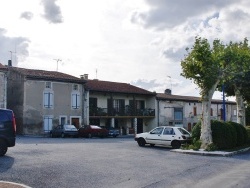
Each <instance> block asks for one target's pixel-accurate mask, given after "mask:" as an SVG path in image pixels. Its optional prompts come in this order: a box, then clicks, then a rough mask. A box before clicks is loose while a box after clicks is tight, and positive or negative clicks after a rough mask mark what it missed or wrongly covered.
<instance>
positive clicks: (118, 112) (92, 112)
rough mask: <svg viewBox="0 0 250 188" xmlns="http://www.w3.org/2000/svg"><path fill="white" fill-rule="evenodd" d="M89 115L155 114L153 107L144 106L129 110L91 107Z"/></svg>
mask: <svg viewBox="0 0 250 188" xmlns="http://www.w3.org/2000/svg"><path fill="white" fill-rule="evenodd" d="M89 116H146V117H147V116H155V109H152V108H145V109H136V110H131V109H128V108H124V109H118V110H117V109H108V108H91V109H89Z"/></svg>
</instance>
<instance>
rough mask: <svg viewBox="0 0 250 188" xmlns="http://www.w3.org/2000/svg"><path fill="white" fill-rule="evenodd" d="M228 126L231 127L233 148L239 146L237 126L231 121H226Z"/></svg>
mask: <svg viewBox="0 0 250 188" xmlns="http://www.w3.org/2000/svg"><path fill="white" fill-rule="evenodd" d="M226 124H227V126H228V127H229V130H230V132H231V136H232V139H231V148H234V147H236V146H237V130H236V128H235V126H233V125H232V124H231V123H230V122H226Z"/></svg>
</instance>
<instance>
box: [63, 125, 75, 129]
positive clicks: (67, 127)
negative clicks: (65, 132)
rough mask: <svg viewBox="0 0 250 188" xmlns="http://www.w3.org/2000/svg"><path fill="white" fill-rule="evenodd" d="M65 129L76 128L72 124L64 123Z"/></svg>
mask: <svg viewBox="0 0 250 188" xmlns="http://www.w3.org/2000/svg"><path fill="white" fill-rule="evenodd" d="M64 127H65V129H76V127H75V126H74V125H64Z"/></svg>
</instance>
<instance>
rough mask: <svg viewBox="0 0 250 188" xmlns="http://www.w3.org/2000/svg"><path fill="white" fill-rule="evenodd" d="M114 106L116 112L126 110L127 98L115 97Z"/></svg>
mask: <svg viewBox="0 0 250 188" xmlns="http://www.w3.org/2000/svg"><path fill="white" fill-rule="evenodd" d="M113 107H114V109H115V111H116V112H123V111H124V110H125V100H124V99H115V100H114V102H113Z"/></svg>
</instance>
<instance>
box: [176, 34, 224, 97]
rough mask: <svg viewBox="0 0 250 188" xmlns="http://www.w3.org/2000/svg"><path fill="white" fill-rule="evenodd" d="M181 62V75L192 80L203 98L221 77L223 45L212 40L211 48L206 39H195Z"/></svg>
mask: <svg viewBox="0 0 250 188" xmlns="http://www.w3.org/2000/svg"><path fill="white" fill-rule="evenodd" d="M187 53H188V55H186V56H185V59H184V60H182V61H181V66H182V71H183V72H182V73H181V75H182V76H184V77H185V78H187V79H190V80H193V81H194V83H195V84H197V85H198V87H199V88H200V89H201V90H200V94H201V96H202V97H204V94H205V93H207V92H208V91H209V90H210V89H211V88H212V86H213V85H214V83H216V81H217V80H218V79H219V77H221V76H222V69H221V64H222V63H223V53H224V45H223V44H222V43H221V42H220V40H214V41H213V46H212V47H211V46H210V44H209V42H208V40H207V39H202V38H200V37H196V38H195V43H194V45H193V48H192V49H191V51H189V49H187Z"/></svg>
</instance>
